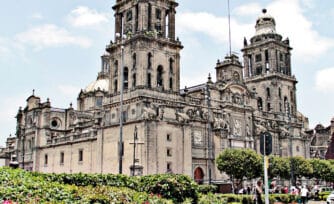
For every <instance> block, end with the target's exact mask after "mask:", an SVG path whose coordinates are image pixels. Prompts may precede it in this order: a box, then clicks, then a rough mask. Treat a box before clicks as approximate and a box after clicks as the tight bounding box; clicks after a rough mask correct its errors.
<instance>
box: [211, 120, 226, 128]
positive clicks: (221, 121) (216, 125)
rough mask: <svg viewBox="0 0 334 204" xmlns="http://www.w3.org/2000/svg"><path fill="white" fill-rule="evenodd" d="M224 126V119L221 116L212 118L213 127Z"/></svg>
mask: <svg viewBox="0 0 334 204" xmlns="http://www.w3.org/2000/svg"><path fill="white" fill-rule="evenodd" d="M223 126H224V121H223V119H222V118H214V123H213V128H222V127H223Z"/></svg>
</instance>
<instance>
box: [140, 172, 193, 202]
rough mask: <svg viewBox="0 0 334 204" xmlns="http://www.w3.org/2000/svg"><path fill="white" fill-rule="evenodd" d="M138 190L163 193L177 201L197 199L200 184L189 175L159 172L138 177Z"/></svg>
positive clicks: (164, 195)
mask: <svg viewBox="0 0 334 204" xmlns="http://www.w3.org/2000/svg"><path fill="white" fill-rule="evenodd" d="M138 181H139V182H138V186H137V188H136V190H137V191H140V192H148V193H153V194H157V195H161V196H162V197H163V198H166V199H171V200H173V201H174V202H176V203H180V202H183V201H184V200H185V199H186V198H192V199H193V200H194V202H196V201H197V188H198V185H197V184H196V183H195V182H194V181H193V180H192V179H191V178H190V177H188V176H185V175H175V174H157V175H147V176H142V177H138Z"/></svg>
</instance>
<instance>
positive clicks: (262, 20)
mask: <svg viewBox="0 0 334 204" xmlns="http://www.w3.org/2000/svg"><path fill="white" fill-rule="evenodd" d="M255 29H256V33H255V35H261V34H270V33H272V34H275V33H276V23H275V19H274V18H273V17H272V16H270V15H269V14H267V9H265V8H264V9H262V15H261V16H259V18H258V19H257V21H256V25H255Z"/></svg>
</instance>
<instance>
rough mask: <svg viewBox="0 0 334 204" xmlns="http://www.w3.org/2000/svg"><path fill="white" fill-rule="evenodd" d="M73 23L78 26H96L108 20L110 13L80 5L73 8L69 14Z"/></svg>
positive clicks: (69, 18)
mask: <svg viewBox="0 0 334 204" xmlns="http://www.w3.org/2000/svg"><path fill="white" fill-rule="evenodd" d="M68 20H69V22H70V23H71V25H73V26H76V27H86V26H95V25H99V24H101V23H104V22H108V15H107V14H105V13H98V12H97V11H96V10H92V9H90V8H88V7H85V6H79V7H77V8H76V9H74V10H72V11H71V13H70V14H69V16H68Z"/></svg>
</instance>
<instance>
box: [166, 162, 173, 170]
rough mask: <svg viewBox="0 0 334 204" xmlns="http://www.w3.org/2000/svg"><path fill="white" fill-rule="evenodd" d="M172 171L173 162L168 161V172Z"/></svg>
mask: <svg viewBox="0 0 334 204" xmlns="http://www.w3.org/2000/svg"><path fill="white" fill-rule="evenodd" d="M171 171H172V163H171V162H167V172H171Z"/></svg>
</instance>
